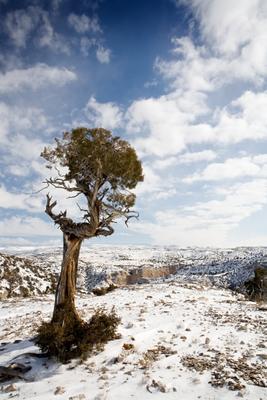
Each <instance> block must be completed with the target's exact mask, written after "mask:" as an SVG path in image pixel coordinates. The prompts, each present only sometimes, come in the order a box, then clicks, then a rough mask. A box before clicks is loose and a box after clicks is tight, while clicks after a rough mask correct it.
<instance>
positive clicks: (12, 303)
mask: <svg viewBox="0 0 267 400" xmlns="http://www.w3.org/2000/svg"><path fill="white" fill-rule="evenodd" d="M77 305H78V309H79V312H80V314H81V315H82V316H83V318H84V319H90V316H91V315H92V313H93V312H94V309H95V308H97V307H98V306H105V307H106V308H107V309H108V310H110V309H111V307H112V306H115V309H116V311H117V314H118V315H119V316H120V317H121V324H120V326H119V333H120V334H121V338H120V339H117V340H114V341H112V342H110V343H108V344H107V345H106V347H105V350H104V351H103V352H100V353H98V354H94V355H92V356H91V357H89V358H88V359H87V360H86V361H80V360H75V361H72V362H71V363H69V364H66V365H60V364H58V363H57V362H55V361H51V360H47V359H44V358H36V357H32V356H30V355H23V353H29V352H38V349H37V348H36V347H35V346H34V345H33V343H32V342H31V341H30V339H31V338H32V337H33V336H34V332H35V330H36V327H37V326H38V325H39V324H40V322H41V320H43V319H45V320H49V318H50V315H51V312H52V308H53V297H52V296H43V297H38V298H37V297H35V298H27V299H10V300H5V301H2V302H1V303H0V343H1V345H0V365H2V366H5V365H8V364H10V363H11V361H12V360H13V359H14V358H15V357H17V356H19V357H18V358H16V360H15V361H16V362H17V363H23V364H27V365H30V366H31V367H32V369H31V370H30V371H29V372H28V373H27V374H25V378H26V379H27V381H25V380H18V379H17V380H14V381H9V382H2V383H0V399H1V400H2V399H3V400H4V399H5V400H6V399H9V398H15V399H25V400H30V399H34V400H41V399H42V400H51V399H58V400H63V399H64V400H65V399H66V400H115V399H116V400H117V399H122V400H124V399H138V400H143V399H167V400H172V399H173V400H174V399H175V400H178V399H181V400H195V399H203V400H229V399H236V398H238V397H241V398H242V397H243V398H244V399H246V400H260V399H261V400H266V399H267V387H266V385H267V382H266V380H267V379H266V378H267V376H266V375H267V367H266V359H267V339H266V338H267V323H266V315H267V314H266V312H267V311H266V310H265V308H264V307H263V306H262V307H261V306H260V305H258V304H256V303H253V302H249V301H246V300H245V299H244V298H243V296H242V295H238V294H234V293H233V292H231V291H229V290H223V289H214V288H207V287H204V286H201V285H199V284H179V283H177V282H175V281H173V282H169V283H154V284H148V285H137V286H128V287H125V288H120V289H117V290H115V291H113V292H110V293H108V294H106V295H105V296H101V297H96V296H94V295H82V296H80V297H78V298H77Z"/></svg>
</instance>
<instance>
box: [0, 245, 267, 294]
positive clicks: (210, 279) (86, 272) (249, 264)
mask: <svg viewBox="0 0 267 400" xmlns="http://www.w3.org/2000/svg"><path fill="white" fill-rule="evenodd" d="M21 254H22V253H21ZM23 254H24V256H23V257H22V256H13V255H7V254H3V253H0V299H1V298H2V299H3V298H9V297H15V296H16V297H23V296H24V297H27V296H34V295H41V294H45V293H51V292H53V290H54V289H55V285H56V282H57V277H58V274H59V272H60V265H61V260H62V249H60V248H54V249H51V248H47V249H37V248H36V249H34V248H33V249H31V250H30V251H28V252H26V253H23ZM266 256H267V248H238V249H199V248H195V249H193V248H192V249H191V248H190V249H180V248H178V247H156V246H155V247H151V246H150V247H149V246H147V247H145V246H143V247H134V246H129V247H126V246H121V247H120V246H117V247H115V246H110V247H108V246H105V247H104V246H103V247H101V246H97V247H93V246H92V247H90V248H84V249H82V251H81V255H80V260H79V270H78V279H77V290H78V292H83V293H91V292H92V291H93V290H94V289H96V288H108V287H110V286H112V285H115V286H127V285H133V284H142V283H149V282H153V281H154V280H164V279H166V278H171V279H175V280H177V281H178V282H201V283H205V284H209V285H214V286H218V287H228V288H232V289H236V288H240V287H242V286H243V285H244V283H245V282H246V281H248V280H250V279H253V277H254V270H255V268H256V267H257V266H258V265H261V266H264V268H266V266H267V262H266Z"/></svg>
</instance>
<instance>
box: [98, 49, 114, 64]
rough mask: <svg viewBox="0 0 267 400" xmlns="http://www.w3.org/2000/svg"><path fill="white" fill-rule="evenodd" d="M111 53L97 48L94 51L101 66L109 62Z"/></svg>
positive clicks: (108, 50)
mask: <svg viewBox="0 0 267 400" xmlns="http://www.w3.org/2000/svg"><path fill="white" fill-rule="evenodd" d="M110 56H111V51H110V49H105V48H104V47H103V46H99V47H98V48H97V50H96V58H97V59H98V61H99V62H100V63H101V64H108V63H109V62H110Z"/></svg>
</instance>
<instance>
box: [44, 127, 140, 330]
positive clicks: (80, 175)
mask: <svg viewBox="0 0 267 400" xmlns="http://www.w3.org/2000/svg"><path fill="white" fill-rule="evenodd" d="M41 156H42V157H43V158H44V159H45V160H46V161H48V165H47V166H48V168H53V167H54V169H55V171H56V177H53V178H49V179H47V180H46V183H47V184H48V185H51V186H53V187H55V188H59V189H63V190H65V191H67V192H71V197H78V196H82V197H83V203H84V204H85V205H83V207H84V208H81V207H80V206H79V209H80V211H81V217H82V221H83V222H75V221H73V220H72V219H71V218H68V216H67V211H64V212H59V213H55V212H54V208H55V206H56V204H57V202H56V201H53V200H52V198H51V196H50V195H49V194H48V195H47V202H46V209H45V212H46V214H47V215H49V217H50V218H52V220H53V221H54V222H55V224H56V225H57V226H58V227H59V228H60V230H61V231H62V232H63V241H64V245H63V261H62V266H61V273H60V277H59V281H58V285H57V289H56V296H55V305H54V312H53V317H52V321H51V323H56V324H57V325H58V326H64V324H65V322H66V319H69V318H70V316H71V317H72V319H75V320H80V318H79V315H78V313H77V311H76V308H75V300H74V296H75V290H76V281H77V268H78V259H79V252H80V248H81V244H82V242H83V241H84V239H90V238H93V237H96V236H109V235H112V233H113V232H114V229H113V227H112V225H113V223H114V222H115V221H116V219H118V218H124V220H125V222H126V224H127V222H128V220H129V219H130V218H132V217H137V216H138V213H137V212H135V211H132V209H131V208H132V207H133V206H134V204H135V195H134V194H133V193H131V192H130V191H129V190H130V189H133V188H134V187H135V186H136V185H137V183H138V182H140V181H142V180H143V174H142V166H141V162H140V161H139V160H138V158H137V155H136V152H135V150H134V149H133V148H132V147H131V146H130V144H129V143H128V142H126V141H125V140H122V139H120V138H119V137H116V136H112V134H111V132H109V131H107V130H105V129H102V128H96V129H88V128H83V127H80V128H76V129H73V130H72V131H71V132H66V133H64V134H63V138H62V139H56V145H55V147H53V148H52V147H51V148H50V147H49V148H45V149H44V150H43V152H42V154H41ZM62 167H63V168H62ZM61 170H64V171H66V172H64V173H62V172H60V171H61Z"/></svg>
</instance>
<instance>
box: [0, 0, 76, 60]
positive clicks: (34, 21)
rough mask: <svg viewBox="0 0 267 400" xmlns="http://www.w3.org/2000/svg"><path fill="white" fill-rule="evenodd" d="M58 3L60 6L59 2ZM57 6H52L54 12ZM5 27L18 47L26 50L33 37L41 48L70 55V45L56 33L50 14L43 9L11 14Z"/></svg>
mask: <svg viewBox="0 0 267 400" xmlns="http://www.w3.org/2000/svg"><path fill="white" fill-rule="evenodd" d="M57 3H58V4H59V1H57ZM55 5H56V2H55V1H54V2H53V4H52V8H53V10H54V11H55V8H54V6H55ZM3 26H4V29H5V31H6V33H7V34H8V36H9V38H10V39H11V40H12V41H13V43H14V45H15V46H17V47H22V48H25V47H26V45H27V42H28V40H29V39H31V38H32V37H33V38H34V43H35V44H37V45H38V46H40V47H48V48H50V49H51V50H54V51H56V52H60V53H66V54H69V53H70V49H69V45H68V44H67V43H66V41H65V39H64V38H63V37H62V36H61V35H60V34H58V33H57V32H55V30H54V28H53V26H52V24H51V21H50V18H49V14H48V12H46V11H44V10H43V9H42V8H41V7H38V6H29V7H27V8H25V9H19V10H15V11H11V12H9V13H8V14H7V16H6V18H5V20H4V23H3Z"/></svg>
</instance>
